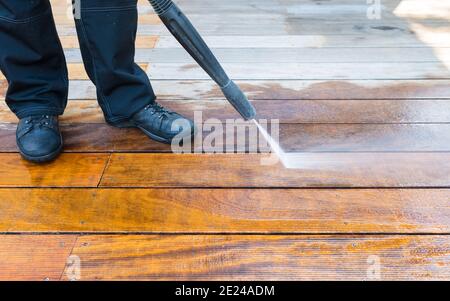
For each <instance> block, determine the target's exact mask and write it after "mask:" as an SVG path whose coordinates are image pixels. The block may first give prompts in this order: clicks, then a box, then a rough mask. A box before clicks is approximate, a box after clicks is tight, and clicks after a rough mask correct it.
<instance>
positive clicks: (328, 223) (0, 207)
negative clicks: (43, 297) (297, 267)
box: [0, 189, 450, 278]
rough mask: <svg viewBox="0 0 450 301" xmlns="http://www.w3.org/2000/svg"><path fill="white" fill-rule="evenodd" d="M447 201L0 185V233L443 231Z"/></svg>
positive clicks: (425, 195) (387, 194) (416, 193)
mask: <svg viewBox="0 0 450 301" xmlns="http://www.w3.org/2000/svg"><path fill="white" fill-rule="evenodd" d="M449 198H450V190H446V189H441V190H439V189H423V190H421V189H406V190H401V189H399V190H386V189H384V190H383V189H349V190H345V189H337V190H335V189H306V190H302V189H268V190H264V189H262V190H253V189H219V190H216V189H97V190H95V191H92V190H91V189H0V199H2V200H3V202H1V203H0V232H5V233H6V232H7V233H22V232H51V233H55V232H82V233H87V232H95V233H99V232H108V233H112V232H114V233H116V232H117V233H123V232H139V233H317V234H320V233H349V234H351V233H417V232H420V233H434V234H445V233H449V231H450V223H449V216H450V215H449V213H450V204H449V202H448V200H449ZM11 217H14V218H11ZM0 273H1V272H0ZM0 278H1V277H0Z"/></svg>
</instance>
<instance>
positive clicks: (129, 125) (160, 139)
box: [108, 122, 196, 144]
mask: <svg viewBox="0 0 450 301" xmlns="http://www.w3.org/2000/svg"><path fill="white" fill-rule="evenodd" d="M108 124H109V125H111V126H113V127H116V128H119V129H128V128H136V129H140V130H141V131H142V132H144V134H145V135H147V136H148V137H150V138H151V139H153V140H155V141H157V142H161V143H165V144H172V140H173V139H167V138H163V137H161V136H158V135H156V134H153V133H151V132H149V131H147V130H146V129H144V128H143V127H140V126H138V125H136V124H134V123H131V122H123V123H120V124H113V123H110V122H108ZM195 134H196V130H195V128H194V132H193V133H191V134H190V135H189V136H190V137H194V136H195ZM186 137H188V135H186ZM186 137H183V138H186Z"/></svg>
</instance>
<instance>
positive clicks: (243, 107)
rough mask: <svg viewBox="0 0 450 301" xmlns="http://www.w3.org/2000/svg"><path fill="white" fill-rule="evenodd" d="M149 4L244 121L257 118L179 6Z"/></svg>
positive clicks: (161, 1)
mask: <svg viewBox="0 0 450 301" xmlns="http://www.w3.org/2000/svg"><path fill="white" fill-rule="evenodd" d="M149 1H150V4H151V5H152V6H153V8H154V10H155V12H156V13H157V14H158V16H159V17H160V19H161V20H162V22H163V23H164V24H165V25H166V27H167V28H168V29H169V31H170V32H171V33H172V35H173V36H174V37H175V38H176V39H177V40H178V42H180V44H181V45H182V46H183V47H184V48H185V49H186V50H187V52H189V54H190V55H191V56H192V57H193V58H194V60H195V61H196V62H197V63H198V64H199V65H200V66H201V67H202V68H203V69H204V70H205V71H206V73H208V74H209V76H210V77H211V78H212V79H213V80H214V81H215V82H216V83H217V84H218V85H219V86H220V88H221V90H222V92H223V94H224V95H225V97H226V99H227V100H228V101H229V102H230V103H231V104H232V105H233V107H234V108H235V109H236V110H237V111H238V112H239V114H241V116H242V117H243V118H244V119H245V120H252V119H254V118H255V116H256V111H255V108H254V107H253V106H252V105H251V104H250V102H249V101H248V99H247V97H246V96H245V95H244V93H243V92H242V91H241V89H240V88H239V87H238V86H237V85H236V83H234V82H233V81H232V80H231V79H230V78H229V77H228V75H227V74H226V73H225V70H224V69H223V68H222V66H221V65H220V63H219V61H218V60H217V59H216V57H215V56H214V54H213V53H212V51H211V50H210V49H209V47H208V45H207V44H206V43H205V41H204V40H203V38H202V37H201V36H200V34H199V33H198V32H197V30H196V29H195V28H194V26H193V25H192V23H191V22H190V21H189V19H188V18H187V17H186V16H185V15H184V13H183V12H182V11H181V10H180V9H179V8H178V6H177V5H176V4H175V3H173V2H172V1H171V0H149Z"/></svg>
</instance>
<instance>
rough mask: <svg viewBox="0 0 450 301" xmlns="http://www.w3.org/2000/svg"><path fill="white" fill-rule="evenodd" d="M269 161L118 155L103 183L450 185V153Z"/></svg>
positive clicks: (255, 156) (254, 157) (226, 156)
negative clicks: (282, 162)
mask: <svg viewBox="0 0 450 301" xmlns="http://www.w3.org/2000/svg"><path fill="white" fill-rule="evenodd" d="M273 159H274V158H272V160H271V161H269V162H270V163H274V161H273ZM267 160H270V159H269V158H267V155H258V154H215V155H213V154H183V155H181V154H112V155H111V160H110V162H109V164H108V167H107V168H106V170H105V173H104V175H103V178H102V180H101V183H100V186H102V187H167V188H169V187H186V188H187V187H225V188H230V187H236V188H238V187H242V188H246V187H252V188H253V187H254V188H256V187H258V188H265V187H279V188H282V187H283V188H288V187H291V188H294V187H449V186H450V153H298V154H290V155H288V156H285V158H284V163H285V164H286V166H287V167H288V168H286V167H285V166H283V165H282V164H281V162H278V163H276V164H271V165H267V164H268V162H267ZM149 167H151V168H149ZM187 171H188V173H186V172H187Z"/></svg>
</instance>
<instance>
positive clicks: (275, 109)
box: [0, 99, 450, 124]
mask: <svg viewBox="0 0 450 301" xmlns="http://www.w3.org/2000/svg"><path fill="white" fill-rule="evenodd" d="M159 102H160V103H161V104H162V105H163V106H165V107H168V108H170V109H171V110H174V111H176V112H178V113H180V114H183V115H184V116H187V117H189V118H194V112H201V114H202V119H203V121H207V120H208V119H212V118H214V119H219V120H221V121H222V122H225V121H226V120H227V119H238V118H240V115H239V114H238V113H237V112H236V110H235V109H234V108H233V107H232V106H231V105H230V104H229V103H228V102H227V101H226V100H221V99H217V100H202V99H194V100H185V99H173V100H168V99H162V100H159ZM252 103H253V105H254V106H255V108H256V110H257V112H258V116H257V117H258V118H259V119H267V120H271V119H278V120H279V122H280V123H306V124H318V123H320V124H322V123H333V124H337V123H358V124H370V123H389V124H391V123H448V122H450V99H398V100H390V99H384V100H382V99H368V100H366V99H357V100H344V99H343V100H329V99H328V100H310V99H302V100H281V99H270V100H268V99H260V100H254V101H252ZM60 120H61V122H62V123H63V124H77V123H105V119H104V117H103V113H102V111H101V109H100V107H99V105H98V103H97V100H72V101H69V103H68V106H67V108H66V111H65V113H64V115H63V116H61V119H60ZM17 122H18V119H17V118H16V116H15V115H14V114H13V113H12V112H11V111H10V110H9V108H8V107H7V105H6V103H5V102H4V101H2V100H0V123H17ZM210 122H211V121H210Z"/></svg>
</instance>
